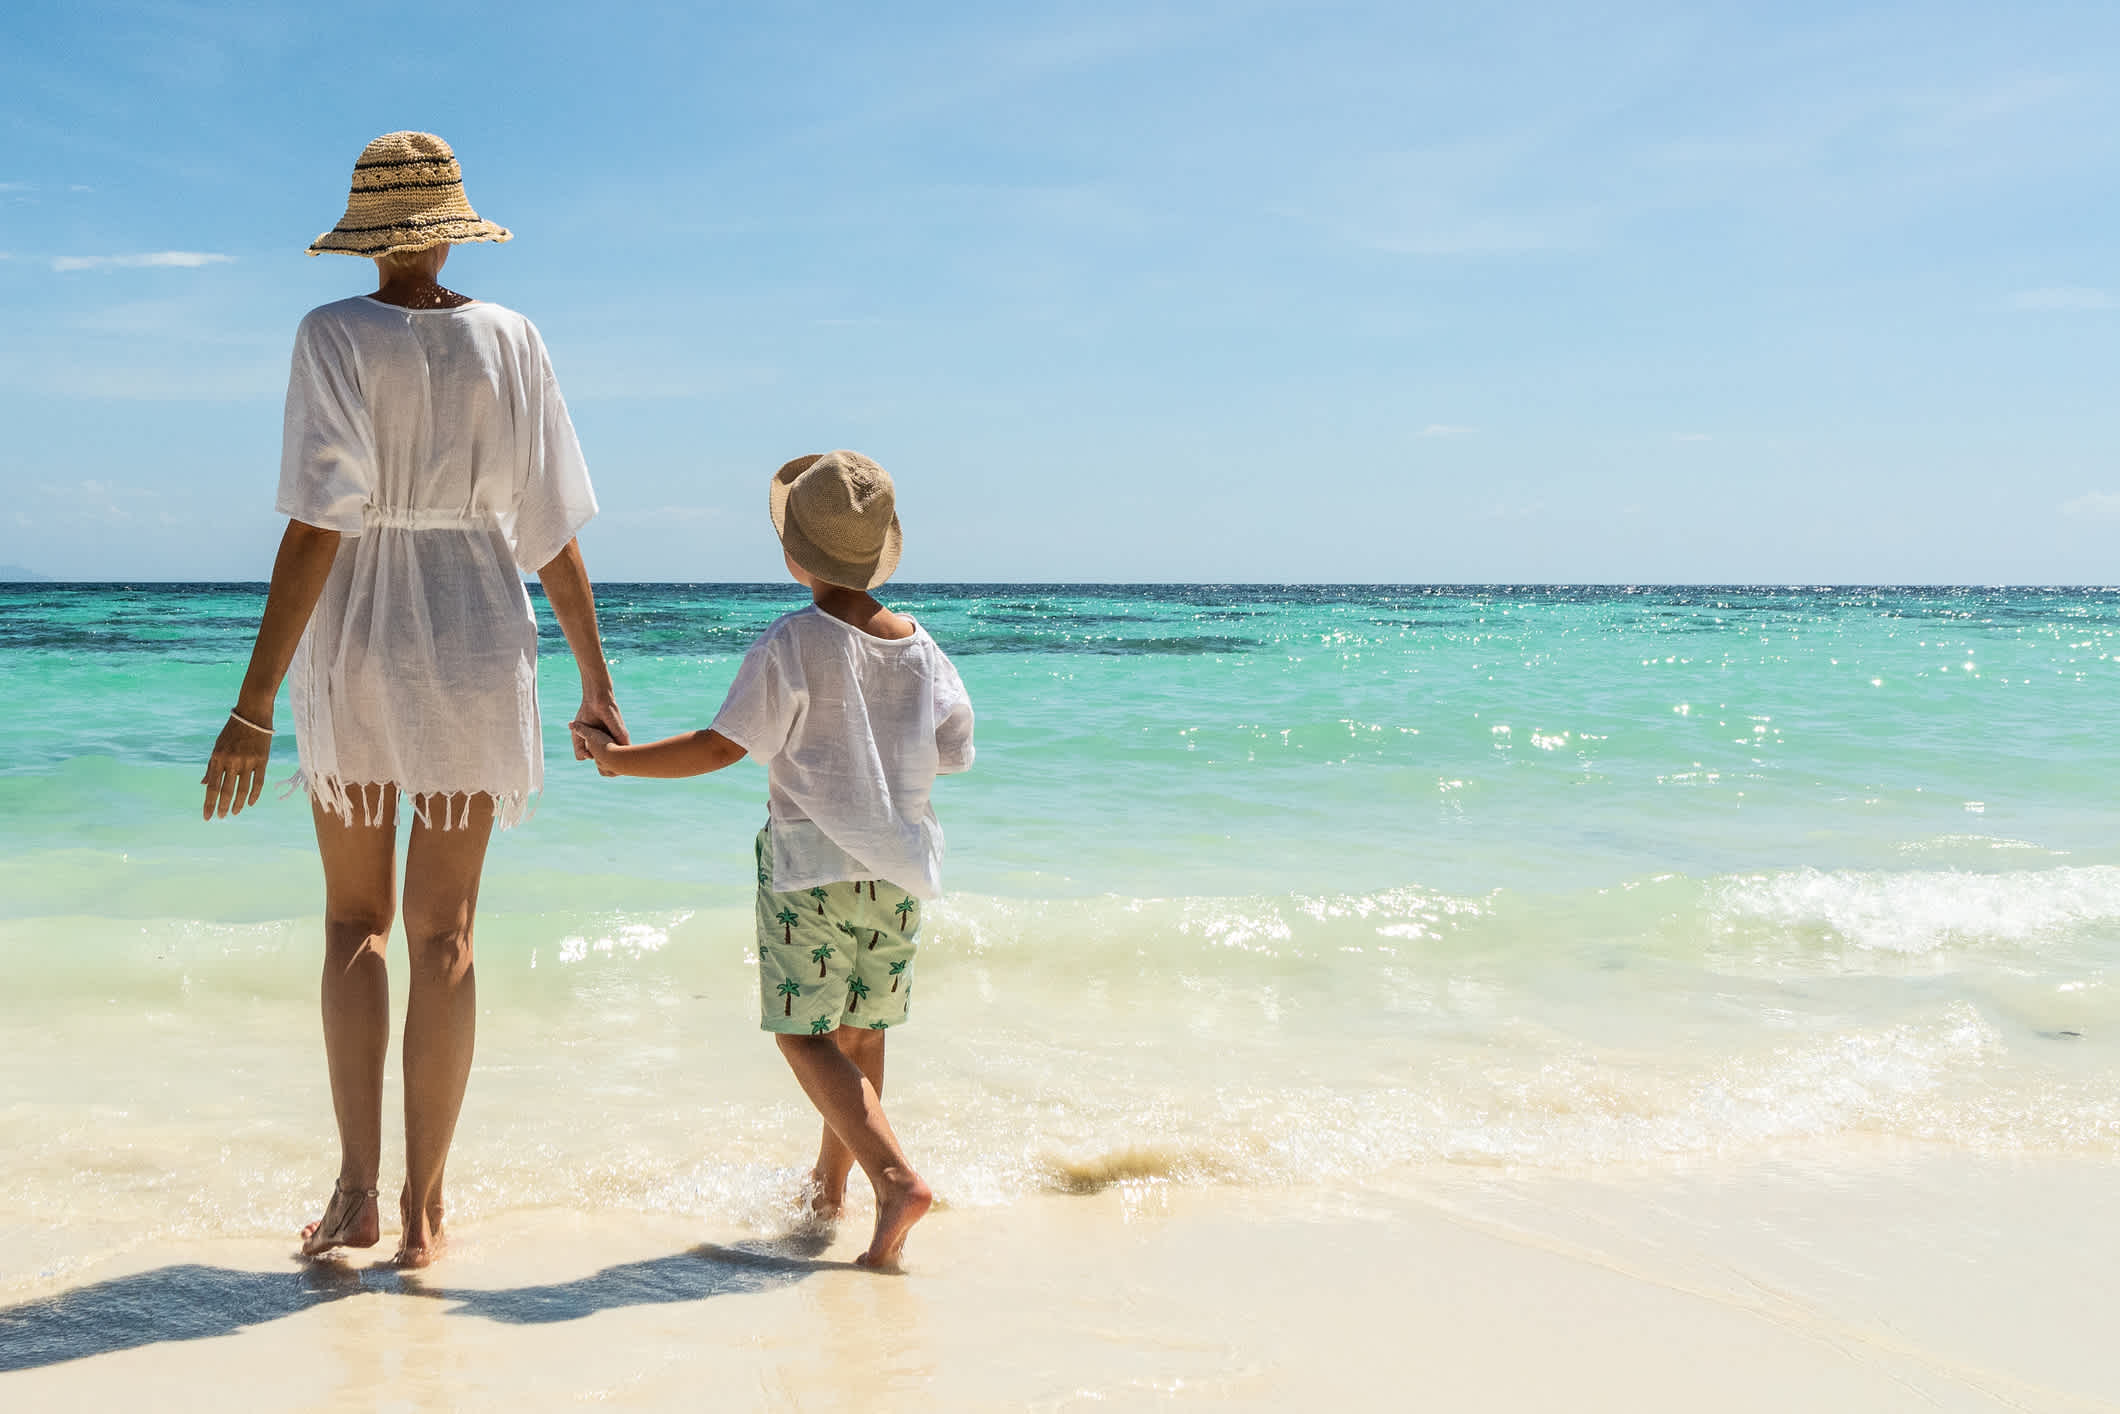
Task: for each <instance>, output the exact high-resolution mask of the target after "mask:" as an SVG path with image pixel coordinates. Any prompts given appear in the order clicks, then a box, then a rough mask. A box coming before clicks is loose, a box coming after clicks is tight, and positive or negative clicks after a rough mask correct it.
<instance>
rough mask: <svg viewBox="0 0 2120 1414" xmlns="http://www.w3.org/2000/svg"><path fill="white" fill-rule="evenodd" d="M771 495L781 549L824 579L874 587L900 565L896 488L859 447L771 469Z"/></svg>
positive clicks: (903, 542) (829, 582) (819, 455)
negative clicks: (854, 450) (774, 470)
mask: <svg viewBox="0 0 2120 1414" xmlns="http://www.w3.org/2000/svg"><path fill="white" fill-rule="evenodd" d="M769 495H770V498H771V499H770V503H769V504H770V507H771V510H772V515H773V529H774V531H775V532H776V533H777V534H778V535H779V536H780V544H781V548H782V549H784V550H786V551H787V552H788V558H789V559H791V560H793V561H794V562H795V563H796V564H798V565H800V566H802V568H803V569H805V570H807V571H809V572H810V573H811V574H813V575H815V576H817V578H819V579H821V580H823V581H824V582H825V583H826V584H838V585H844V586H845V587H847V588H849V589H874V588H875V587H876V586H877V585H879V584H881V583H883V582H884V581H885V580H887V579H889V578H890V577H891V575H892V573H893V572H894V571H895V570H897V568H898V554H899V551H900V550H902V549H903V548H904V544H905V540H904V536H903V535H902V534H901V532H900V531H899V529H898V491H897V488H896V487H894V486H893V485H892V484H891V474H890V473H889V472H887V471H885V470H884V469H883V468H882V467H880V466H878V465H876V463H874V462H872V461H870V460H869V459H868V458H867V457H865V456H863V455H861V453H859V452H823V453H818V454H813V455H811V456H807V457H797V458H795V460H793V461H791V462H789V463H788V464H787V465H786V466H784V467H782V468H781V469H780V470H779V471H776V472H774V473H773V482H772V485H771V487H770V488H769Z"/></svg>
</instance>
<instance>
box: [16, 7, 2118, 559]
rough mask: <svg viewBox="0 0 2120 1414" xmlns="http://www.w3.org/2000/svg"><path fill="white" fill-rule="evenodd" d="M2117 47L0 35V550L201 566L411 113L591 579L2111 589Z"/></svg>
mask: <svg viewBox="0 0 2120 1414" xmlns="http://www.w3.org/2000/svg"><path fill="white" fill-rule="evenodd" d="M2116 56H2120V8H2116V7H2113V6H2111V5H2109V4H2106V5H2038V4H2032V5H2023V6H1997V5H1993V4H1982V5H1953V4H1919V5H1899V6H1878V5H1838V6H1818V5H1810V4H1802V3H1795V4H1781V5H1773V6H1768V5H1749V6H1736V5H1724V6H1718V5H1713V4H1706V5H1704V4H1699V3H1687V4H1683V5H1668V6H1657V5H1600V6H1595V7H1592V6H1585V5H1556V6H1540V5H1514V6H1491V7H1468V6H1463V5H1448V6H1441V5H1436V6H1431V5H1422V4H1411V3H1393V4H1376V5H1369V4H1346V5H1340V4H1317V3H1306V4H1296V5H1277V4H1246V3H1229V4H1213V5H1159V4H1153V3H1147V4H1070V5H1048V4H1018V5H1011V6H992V5H951V6H937V5H918V4H891V5H887V6H879V5H833V4H790V5H775V6H716V5H684V6H669V7H653V6H616V7H611V8H610V9H609V10H608V11H599V10H597V9H594V8H592V7H588V6H583V5H579V4H567V5H559V4H547V3H543V0H532V2H531V3H521V4H513V5H509V6H505V7H502V6H473V5H460V4H448V3H437V4H422V5H417V6H400V5H393V4H390V3H369V4H364V5H361V6H341V7H332V6H317V5H305V6H299V7H298V6H291V5H281V4H272V3H263V4H246V5H241V6H237V5H222V6H201V5H187V4H181V3H157V4H93V3H74V4H58V3H45V0H17V3H14V4H11V5H9V6H7V7H5V8H4V10H0V137H4V141H0V251H4V252H5V258H4V259H0V428H4V429H5V430H4V433H0V485H4V487H5V489H6V505H5V507H4V509H0V563H8V564H17V565H24V566H27V567H30V568H32V569H35V570H39V571H42V572H44V573H47V574H52V575H57V576H64V577H95V578H262V577H263V576H264V574H265V572H266V569H267V567H268V565H269V561H270V555H271V549H272V546H273V544H274V543H275V541H276V538H277V535H278V532H279V523H278V522H276V521H275V519H274V518H273V516H272V513H271V505H272V491H273V483H274V477H275V472H276V467H277V457H278V436H279V400H280V396H281V392H282V389H283V387H284V378H285V368H286V356H287V348H288V343H289V339H290V337H291V335H292V332H293V329H294V325H295V323H296V321H297V320H298V319H299V318H300V316H301V314H302V312H303V311H304V310H305V309H307V308H309V307H310V306H312V305H315V304H319V303H322V302H325V301H327V300H330V299H334V298H339V297H341V296H343V295H347V294H353V293H359V292H361V291H363V290H365V289H368V288H372V277H371V275H370V272H369V268H368V267H367V266H365V265H363V264H359V263H357V262H354V261H352V260H348V259H344V258H334V257H325V258H322V259H316V260H311V259H308V258H306V257H304V256H303V254H302V247H303V246H304V245H305V244H306V242H307V241H308V240H309V239H310V238H311V237H312V236H314V235H315V234H316V233H317V232H318V231H320V230H323V229H325V228H326V227H328V226H329V225H331V224H332V222H333V221H334V220H335V219H336V218H337V216H338V213H339V210H340V208H341V206H342V204H343V200H344V193H345V186H346V179H347V173H348V170H349V168H350V166H351V164H352V161H353V159H354V157H355V156H356V155H357V154H358V152H359V151H360V149H361V147H362V145H363V144H364V143H365V142H367V140H368V139H369V138H371V137H373V136H375V135H376V134H377V133H380V132H384V131H387V130H390V129H393V128H406V127H410V128H424V129H430V130H432V131H436V132H440V133H442V134H443V135H444V136H446V137H447V138H449V140H450V141H451V142H452V143H453V144H455V146H456V148H457V151H458V154H459V155H460V157H461V158H462V159H463V162H464V165H465V169H466V174H467V184H468V187H469V191H470V195H471V198H472V200H473V202H474V203H476V204H477V206H478V207H479V209H480V210H481V212H482V214H485V215H487V216H489V217H491V218H493V219H495V220H498V221H500V222H502V223H503V224H506V225H508V226H510V227H512V228H513V229H514V230H515V232H516V240H515V241H514V242H513V243H512V244H510V245H506V246H498V247H490V246H489V247H470V248H467V249H464V250H460V251H459V252H458V253H457V255H456V257H455V259H454V260H452V262H451V265H450V269H449V279H450V282H451V283H452V284H453V285H454V286H455V287H457V288H460V289H463V290H465V291H467V292H469V293H472V294H474V295H478V296H481V297H485V298H491V299H496V300H500V301H502V302H504V303H507V304H510V305H513V306H515V307H517V308H520V309H522V310H523V311H525V312H526V313H528V314H529V315H530V316H531V317H532V318H533V319H535V320H536V321H537V323H538V325H539V327H540V328H541V329H542V330H543V331H544V334H545V337H546V341H547V343H548V344H549V345H550V346H551V349H552V351H553V356H554V361H555V363H556V365H557V367H558V369H559V373H560V379H561V383H562V386H563V387H564V388H565V390H566V392H567V395H568V398H569V401H570V403H571V405H572V406H573V409H574V413H575V420H576V423H577V426H578V427H579V429H580V431H581V434H582V439H583V443H584V445H585V447H586V449H587V451H588V454H589V458H590V464H591V466H592V468H593V470H594V472H595V475H596V478H597V484H598V491H599V495H600V496H601V499H602V501H603V504H604V507H605V514H604V515H603V516H602V517H601V518H600V519H599V520H598V521H597V522H596V523H595V524H594V525H593V526H592V527H591V528H590V529H589V530H588V531H586V532H585V533H584V536H583V544H584V548H585V550H586V551H587V553H588V555H589V557H590V563H591V567H592V570H593V571H594V572H595V573H596V574H598V575H599V576H600V577H603V578H611V579H630V578H683V579H760V578H770V577H777V575H778V573H779V571H778V556H777V552H776V550H775V547H774V546H773V544H772V541H771V539H770V537H769V532H768V530H767V528H766V524H765V518H764V492H763V489H762V487H763V484H764V480H765V478H766V476H767V475H768V474H769V473H770V471H771V470H772V468H773V467H774V466H776V465H778V464H779V463H780V462H781V461H782V460H784V459H786V458H787V457H789V456H792V455H795V454H798V453H801V452H805V451H815V450H823V449H825V448H829V447H833V446H850V447H854V448H858V449H860V450H862V451H865V452H868V453H869V454H871V455H872V456H875V457H876V458H877V459H878V460H879V461H881V462H882V463H883V464H884V465H885V466H887V467H889V468H891V469H892V471H893V472H894V473H895V474H896V475H897V477H898V479H899V482H900V487H901V506H902V510H903V513H904V516H905V519H906V525H907V553H906V558H905V563H904V569H903V571H902V572H903V574H904V575H905V576H906V577H908V578H910V579H923V580H964V579H1031V580H1038V579H1121V580H1128V579H1166V580H1167V579H1178V580H1192V579H1201V580H1240V579H1241V580H1280V579H1294V580H1320V579H1324V580H1339V579H1365V580H1399V581H1525V580H1539V581H1559V580H1567V581H1655V580H1688V581H1702V580H1715V581H1728V580H1774V581H1828V580H1830V581H1880V580H1882V581H1906V580H1920V581H1962V582H1996V581H2041V582H2053V581H2071V582H2080V581H2096V582H2101V583H2102V582H2110V581H2112V580H2115V579H2120V563H2116V558H2120V557H2116V555H2115V546H2116V544H2120V458H2116V450H2120V403H2116V399H2115V391H2116V390H2115V373H2116V370H2120V359H2116V357H2115V355H2116V354H2120V254H2116V252H2120V242H2116V234H2120V233H2116V229H2115V218H2116V217H2120V181H2116V177H2120V91H2116V79H2120V57H2116Z"/></svg>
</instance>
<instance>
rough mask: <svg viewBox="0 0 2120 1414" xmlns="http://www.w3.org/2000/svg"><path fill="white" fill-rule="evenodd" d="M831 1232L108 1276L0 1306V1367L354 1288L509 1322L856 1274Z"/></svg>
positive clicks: (107, 1350)
mask: <svg viewBox="0 0 2120 1414" xmlns="http://www.w3.org/2000/svg"><path fill="white" fill-rule="evenodd" d="M828 1242H829V1239H828V1238H824V1237H816V1236H812V1235H809V1234H802V1233H797V1234H792V1235H790V1236H788V1237H785V1238H782V1239H780V1240H778V1241H774V1242H762V1243H756V1244H751V1243H746V1244H744V1245H743V1246H740V1247H719V1246H715V1245H713V1244H711V1243H710V1244H707V1245H704V1246H700V1247H695V1248H693V1249H692V1250H690V1251H688V1252H678V1253H673V1254H671V1255H670V1256H667V1257H652V1258H649V1259H647V1260H645V1261H640V1262H626V1263H623V1264H621V1265H619V1266H615V1267H605V1268H604V1269H603V1270H602V1271H599V1272H592V1273H590V1274H589V1275H588V1276H585V1277H577V1278H576V1279H574V1280H573V1281H564V1282H551V1283H547V1284H544V1285H539V1286H519V1287H501V1288H483V1289H482V1288H478V1287H444V1286H436V1285H431V1284H430V1283H429V1274H428V1273H414V1272H402V1273H401V1272H399V1271H397V1270H395V1269H394V1268H391V1267H387V1266H373V1267H350V1266H344V1265H341V1264H339V1263H335V1262H319V1263H315V1264H313V1265H310V1266H306V1267H304V1268H302V1269H301V1270H299V1271H292V1272H246V1271H238V1270H235V1269H233V1268H229V1267H209V1266H203V1265H200V1264H197V1263H188V1264H185V1265H182V1266H174V1267H158V1268H156V1269H155V1270H153V1271H150V1272H139V1273H137V1274H135V1275H133V1276H126V1277H115V1278H113V1279H111V1280H109V1281H102V1282H97V1283H95V1284H94V1285H91V1286H84V1287H80V1288H77V1289H76V1290H73V1291H67V1292H62V1293H60V1294H59V1295H57V1296H53V1297H48V1298H46V1299H45V1300H42V1301H30V1302H25V1303H24V1304H22V1305H20V1306H10V1307H6V1308H4V1309H0V1374H7V1373H11V1372H14V1371H18V1370H36V1369H41V1368H43V1367H44V1366H47V1365H58V1364H63V1363H64V1362H66V1361H68V1360H85V1359H87V1358H89V1357H90V1356H94V1355H109V1354H112V1353H114V1352H116V1351H121V1350H136V1349H139V1348H140V1347H142V1346H148V1345H159V1344H161V1343H163V1342H165V1341H179V1340H209V1339H212V1338H213V1337H215V1336H223V1335H234V1334H236V1333H237V1332H238V1331H242V1330H245V1329H248V1328H249V1327H251V1326H256V1325H262V1324H264V1323H265V1322H267V1321H277V1320H279V1319H281V1318H282V1317H286V1316H293V1315H299V1314H300V1313H301V1312H303V1311H307V1310H309V1309H310V1308H312V1307H315V1306H321V1305H323V1304H325V1303H327V1302H332V1301H339V1300H343V1299H344V1298H346V1297H349V1296H356V1295H361V1294H363V1293H381V1294H389V1293H397V1294H401V1295H405V1296H414V1297H420V1298H424V1299H427V1300H434V1301H447V1302H450V1303H452V1304H451V1305H450V1306H449V1308H448V1310H447V1312H446V1314H448V1315H452V1316H453V1315H467V1316H483V1317H485V1318H486V1319H487V1320H491V1321H501V1322H505V1323H507V1324H510V1325H542V1324H547V1323H550V1322H555V1321H573V1320H579V1319H581V1318H582V1317H584V1316H593V1315H595V1314H596V1313H597V1312H598V1311H608V1310H612V1309H614V1308H617V1307H622V1306H652V1305H662V1304H667V1303H672V1302H680V1301H703V1300H705V1299H706V1298H707V1297H710V1296H728V1295H739V1294H742V1293H745V1292H755V1291H767V1290H771V1289H772V1288H774V1287H779V1286H786V1285H788V1284H790V1283H792V1282H798V1281H801V1280H802V1279H803V1278H804V1277H807V1276H809V1275H810V1274H811V1273H813V1272H824V1271H842V1270H844V1271H860V1270H862V1269H861V1268H859V1267H856V1266H855V1265H854V1264H853V1263H851V1262H827V1261H822V1260H819V1259H818V1258H817V1256H816V1254H817V1253H819V1252H821V1251H823V1250H824V1248H825V1246H826V1245H827V1244H828Z"/></svg>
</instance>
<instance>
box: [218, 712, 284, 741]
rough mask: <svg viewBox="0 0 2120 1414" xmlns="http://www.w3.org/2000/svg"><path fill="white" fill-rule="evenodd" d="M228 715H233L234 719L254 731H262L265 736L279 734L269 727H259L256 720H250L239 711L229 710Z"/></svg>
mask: <svg viewBox="0 0 2120 1414" xmlns="http://www.w3.org/2000/svg"><path fill="white" fill-rule="evenodd" d="M228 715H229V716H230V717H233V718H234V719H235V720H236V721H239V722H241V723H242V724H243V725H244V726H246V727H249V728H250V729H251V730H252V731H254V732H263V733H265V735H267V736H278V735H279V733H278V732H276V731H274V730H273V729H272V728H271V727H261V726H259V725H258V724H257V723H256V722H253V721H251V720H250V718H248V717H246V716H244V715H243V714H242V713H240V712H230V713H229V714H228Z"/></svg>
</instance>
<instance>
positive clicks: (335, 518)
mask: <svg viewBox="0 0 2120 1414" xmlns="http://www.w3.org/2000/svg"><path fill="white" fill-rule="evenodd" d="M278 508H279V511H280V513H281V514H282V515H286V516H289V517H291V518H293V519H295V520H298V521H302V522H304V523H305V524H308V525H314V526H318V527H321V528H323V529H325V530H336V531H338V532H339V533H340V534H341V535H342V536H343V537H344V538H343V539H342V540H341V541H340V543H339V552H338V558H337V560H336V561H335V562H334V563H333V565H332V567H331V575H330V578H329V579H328V580H327V581H326V583H325V585H324V591H323V594H322V595H321V596H320V597H319V598H318V600H317V606H316V611H315V613H314V614H313V615H312V616H311V618H310V621H309V626H308V628H307V629H306V630H305V631H304V632H303V634H302V641H301V645H300V647H299V648H297V650H296V652H295V658H294V663H293V665H292V667H291V668H290V671H289V678H290V684H289V686H290V695H291V698H292V705H293V709H294V729H295V738H296V745H297V747H298V750H299V752H300V755H301V762H302V774H301V779H302V780H303V782H304V783H305V784H306V785H307V786H308V788H309V790H310V791H311V792H312V793H313V794H314V795H315V796H316V798H317V799H318V800H319V801H321V802H322V803H323V804H324V805H326V806H327V807H328V808H330V809H332V810H333V811H335V812H336V813H337V814H338V815H339V816H340V818H342V819H344V820H346V821H348V822H349V823H350V822H351V820H352V818H353V810H354V802H355V801H359V802H361V810H362V813H363V815H364V816H365V817H367V818H369V819H374V818H376V816H377V815H379V813H380V811H381V808H382V797H383V793H384V792H383V790H382V789H381V788H382V787H394V788H396V789H398V790H402V791H405V792H407V793H408V794H411V795H413V796H414V797H415V807H416V808H419V802H418V798H419V797H439V798H442V799H444V800H445V801H447V800H448V798H449V797H454V796H459V795H461V796H463V797H465V799H464V805H465V807H466V810H467V812H468V807H469V797H470V796H472V795H477V794H488V795H491V796H493V797H494V799H495V802H496V817H497V819H498V821H499V823H500V824H501V825H502V826H504V827H505V826H507V825H510V824H513V823H515V822H516V821H518V820H520V819H521V818H522V817H523V815H524V814H525V813H526V812H527V811H528V809H529V806H530V803H531V801H532V800H533V799H534V797H535V796H536V794H537V792H538V790H539V789H540V788H541V787H542V786H543V784H544V742H543V732H542V729H541V726H540V723H539V721H538V707H537V623H536V620H535V619H534V618H533V616H532V613H531V609H530V596H529V595H528V594H527V593H526V592H525V591H524V588H523V579H522V577H523V575H524V574H525V573H528V572H534V571H536V570H539V569H542V568H543V567H544V566H545V565H546V564H548V563H549V562H550V561H551V560H552V559H553V558H554V557H555V556H556V555H558V554H559V552H560V551H561V550H563V549H565V548H566V546H567V542H568V541H569V540H570V539H572V538H573V536H574V533H575V532H576V531H578V530H579V529H581V527H582V526H583V525H584V524H586V523H587V522H588V520H589V518H590V517H591V516H593V515H595V514H596V496H595V493H594V492H593V491H592V490H591V488H590V485H589V472H588V468H587V467H586V466H585V465H584V464H583V462H582V454H581V445H580V443H579V442H578V441H577V440H576V439H575V435H574V425H573V423H572V422H571V421H570V420H569V419H568V416H567V405H566V403H565V401H564V400H563V399H562V398H561V397H560V392H559V384H558V382H557V380H555V379H554V377H553V374H552V364H551V361H550V360H549V359H548V358H547V357H546V354H545V345H544V342H543V340H541V339H540V338H539V337H538V334H537V330H536V329H535V328H533V327H532V326H531V323H530V321H529V320H527V319H525V318H524V317H523V316H522V315H520V314H517V313H516V312H515V311H513V310H511V309H506V308H503V307H502V306H500V305H497V304H488V303H485V302H484V301H473V302H472V303H469V304H464V305H459V306H457V307H455V308H453V309H417V310H415V309H401V308H399V307H398V306H396V305H391V304H385V303H383V302H382V301H381V300H378V299H375V298H373V297H371V296H366V295H363V296H360V297H358V298H354V299H346V300H340V301H338V302H337V303H335V304H327V305H324V306H322V307H321V308H318V309H314V310H311V311H310V312H309V314H308V316H307V317H305V318H304V319H303V320H302V324H301V327H300V329H299V330H297V332H296V334H295V345H294V365H293V368H292V371H291V372H290V374H289V376H288V380H287V421H286V437H285V442H284V448H283V452H282V455H281V462H280V494H279V501H278ZM364 787H367V788H368V789H364ZM450 803H453V802H450ZM448 818H449V816H448V813H447V809H446V808H445V811H444V813H443V816H442V820H443V823H444V824H446V823H447V821H448Z"/></svg>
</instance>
